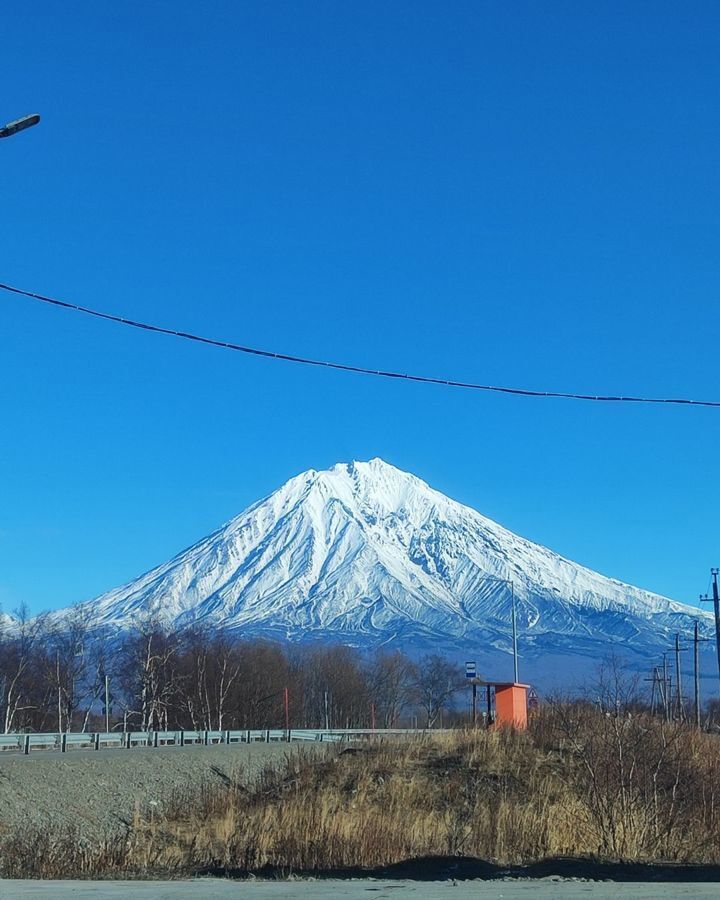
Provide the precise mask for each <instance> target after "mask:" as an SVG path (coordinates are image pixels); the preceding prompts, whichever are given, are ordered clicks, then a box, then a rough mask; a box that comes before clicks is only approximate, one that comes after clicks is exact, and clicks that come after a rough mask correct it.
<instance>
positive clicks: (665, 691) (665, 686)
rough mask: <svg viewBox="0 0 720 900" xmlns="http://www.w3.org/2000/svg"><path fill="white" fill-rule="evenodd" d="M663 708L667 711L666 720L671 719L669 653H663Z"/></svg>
mask: <svg viewBox="0 0 720 900" xmlns="http://www.w3.org/2000/svg"><path fill="white" fill-rule="evenodd" d="M662 683H663V708H664V711H665V721H666V722H669V721H670V689H669V684H670V682H669V680H668V667H667V653H663V681H662Z"/></svg>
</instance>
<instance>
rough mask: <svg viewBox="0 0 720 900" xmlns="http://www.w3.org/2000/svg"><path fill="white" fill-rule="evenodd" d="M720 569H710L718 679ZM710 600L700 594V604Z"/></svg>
mask: <svg viewBox="0 0 720 900" xmlns="http://www.w3.org/2000/svg"><path fill="white" fill-rule="evenodd" d="M719 571H720V570H719V569H710V574H711V575H712V580H713V595H712V602H713V607H714V609H715V645H716V647H717V659H718V677H720V594H719V593H718V572H719ZM709 600H710V598H709V597H708V595H707V594H704V595H703V594H700V602H701V603H707V602H709Z"/></svg>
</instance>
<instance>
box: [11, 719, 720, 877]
mask: <svg viewBox="0 0 720 900" xmlns="http://www.w3.org/2000/svg"><path fill="white" fill-rule="evenodd" d="M719 774H720V752H719V748H718V742H717V741H716V740H715V739H713V738H709V737H707V736H703V735H697V734H694V733H693V732H691V731H689V730H687V729H684V728H680V727H671V726H667V725H663V724H662V723H660V722H658V721H657V720H652V719H644V718H642V717H639V718H635V719H633V718H623V717H618V718H617V719H612V718H610V717H605V716H602V715H601V714H599V713H597V712H596V711H593V710H590V709H586V708H584V707H581V706H577V705H573V706H567V707H556V708H554V709H553V710H550V711H548V712H546V713H545V714H544V715H543V716H542V717H541V718H540V719H539V720H538V721H537V722H536V723H535V726H534V728H533V730H532V731H531V732H530V733H527V734H517V733H512V732H504V733H487V732H483V731H458V732H455V733H452V734H449V735H440V736H436V737H432V738H430V737H428V738H424V739H416V740H411V741H408V742H406V743H387V744H376V745H370V746H367V747H364V748H361V749H358V750H357V751H355V752H347V751H346V752H343V753H337V754H335V755H332V756H330V757H328V758H327V759H325V760H323V761H318V758H317V756H310V755H306V754H303V753H302V752H294V753H292V754H289V755H288V758H287V760H286V761H285V762H284V763H282V764H280V765H276V766H274V767H272V768H269V769H267V770H266V771H265V773H264V774H263V777H262V779H261V780H260V782H259V784H256V786H255V787H253V788H252V789H248V788H246V787H245V786H244V781H243V778H242V773H236V776H235V777H234V778H233V779H232V780H231V782H230V783H229V784H228V785H225V786H223V787H218V788H217V789H215V790H213V791H212V792H209V793H204V794H203V795H201V796H197V797H195V798H187V799H185V800H184V801H183V802H182V803H178V804H177V805H176V807H175V809H174V811H173V812H171V813H169V814H167V815H166V816H165V817H164V818H163V819H162V820H160V821H158V820H155V821H150V820H142V819H140V818H139V817H138V818H137V820H136V821H135V823H134V824H133V827H132V828H130V829H129V830H128V833H127V835H126V836H125V837H124V838H123V839H114V840H113V841H110V842H107V843H105V844H100V845H98V844H94V845H91V844H89V843H83V842H82V841H80V840H78V839H77V837H76V836H75V835H72V834H64V835H49V836H48V835H45V836H43V838H42V840H41V841H39V839H38V838H39V836H38V835H32V834H28V833H25V834H22V833H20V834H18V833H16V834H14V835H11V836H7V837H6V838H4V839H3V841H2V844H1V845H0V874H2V875H4V876H7V877H9V876H14V877H18V876H40V877H51V876H52V877H63V876H71V875H73V876H80V877H82V876H91V875H92V876H95V877H98V876H110V875H120V874H122V875H132V874H147V873H154V874H160V873H164V874H167V873H171V874H187V873H191V872H198V871H218V872H219V871H232V872H252V871H259V870H262V869H265V870H267V869H272V870H274V871H277V872H284V873H290V872H293V871H294V872H311V871H331V870H339V869H350V868H357V867H367V868H373V867H380V866H385V865H388V864H391V863H394V862H398V861H402V860H407V859H412V858H417V857H424V856H447V855H463V856H472V857H478V858H482V859H485V860H489V861H497V862H502V863H517V862H528V861H534V860H539V859H543V858H547V857H553V856H568V855H570V856H579V855H590V856H594V857H596V858H620V857H624V858H626V859H636V860H658V859H664V860H676V861H690V862H718V861H720V821H718V814H717V812H716V803H717V798H716V796H715V793H714V791H715V786H716V785H718V784H720V780H719V779H718V775H719Z"/></svg>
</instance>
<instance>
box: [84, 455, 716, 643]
mask: <svg viewBox="0 0 720 900" xmlns="http://www.w3.org/2000/svg"><path fill="white" fill-rule="evenodd" d="M493 579H494V580H493ZM505 581H508V582H509V581H512V582H513V590H514V594H515V599H516V603H517V612H518V622H519V627H520V631H521V634H522V646H523V652H524V653H525V654H530V655H532V654H533V653H538V654H540V653H543V652H548V650H549V649H552V652H559V653H560V654H562V653H566V654H573V653H576V652H577V650H578V647H580V648H582V649H581V651H580V655H584V656H588V655H592V654H593V653H595V651H597V652H598V653H599V651H600V650H601V649H603V648H605V649H607V646H608V644H611V645H612V644H618V645H624V644H627V642H629V641H633V642H635V644H636V645H637V649H638V652H640V653H641V654H642V653H645V654H650V653H651V652H656V651H657V649H658V648H659V647H661V646H662V647H663V648H664V647H666V646H667V645H668V643H667V642H668V640H669V639H670V635H671V634H673V633H674V631H676V630H680V629H682V630H689V629H691V627H692V622H694V620H695V619H696V618H697V619H699V620H700V621H701V623H702V628H703V631H704V632H705V631H707V633H708V634H709V633H710V630H711V629H710V618H709V616H708V615H707V614H706V613H704V612H701V611H699V610H696V609H694V608H693V607H689V606H684V605H683V604H680V603H677V602H675V601H673V600H670V599H668V598H664V597H661V596H660V595H658V594H654V593H652V592H650V591H645V590H643V589H641V588H635V587H633V586H631V585H626V584H624V583H623V582H621V581H619V580H617V579H614V578H608V577H606V576H604V575H600V574H599V573H597V572H594V571H593V570H591V569H589V568H587V567H584V566H581V565H579V564H577V563H574V562H572V561H571V560H569V559H567V558H566V557H563V556H561V555H560V554H557V553H555V552H554V551H552V550H549V549H548V548H546V547H543V546H542V545H540V544H536V543H534V542H532V541H529V540H527V539H525V538H522V537H520V536H519V535H516V534H514V533H513V532H511V531H509V530H508V529H506V528H504V527H503V526H501V525H499V524H497V523H496V522H493V521H492V520H491V519H488V518H486V517H485V516H483V515H482V514H481V513H479V512H478V511H476V510H474V509H472V508H471V507H468V506H464V505H462V504H460V503H457V502H456V501H454V500H451V499H450V498H449V497H446V496H445V495H444V494H442V493H440V492H439V491H436V490H434V489H433V488H431V487H430V486H429V485H427V484H426V483H425V482H424V481H422V480H421V479H419V478H418V477H417V476H415V475H412V474H410V473H406V472H402V471H401V470H399V469H397V468H395V467H394V466H392V465H390V464H388V463H386V462H384V461H383V460H381V459H379V458H375V459H373V460H370V461H368V462H357V461H355V462H351V463H337V464H336V465H334V466H332V467H331V468H330V469H326V470H315V469H310V470H308V471H306V472H302V473H300V474H299V475H296V476H294V477H293V478H290V479H289V480H288V481H287V482H286V483H285V484H284V485H282V486H281V487H280V488H279V489H278V490H276V491H274V492H272V493H271V494H268V495H267V496H266V497H264V498H262V499H260V500H258V501H256V502H255V503H253V504H251V505H250V506H249V507H247V508H246V509H245V510H244V511H243V512H241V513H240V514H239V515H238V516H235V517H234V518H233V519H231V520H230V521H229V522H227V523H226V524H225V525H223V526H221V527H220V528H218V529H217V530H216V531H214V532H213V533H212V534H210V535H208V536H207V537H205V538H203V539H201V540H200V541H198V542H197V543H195V544H193V545H191V546H190V547H188V548H186V549H185V550H183V551H181V552H180V553H178V554H177V555H176V556H174V557H173V558H172V559H171V560H169V561H168V562H167V563H164V564H162V565H160V566H156V567H154V568H153V569H151V570H149V571H148V572H146V573H144V574H143V575H141V576H140V577H139V578H137V579H134V580H133V581H130V582H128V583H127V584H125V585H123V586H121V587H119V588H116V589H114V590H112V591H109V592H107V593H105V594H103V595H101V596H100V597H98V598H96V599H95V600H93V601H88V605H89V606H91V607H92V608H93V610H94V612H95V613H96V614H97V616H98V617H99V619H100V621H101V622H102V623H103V624H106V625H112V626H113V627H116V628H126V627H128V626H129V624H130V623H131V621H132V619H133V617H135V616H137V615H142V614H145V613H147V612H148V611H149V610H150V609H157V611H158V613H159V614H160V615H161V617H162V618H163V619H164V620H165V621H166V622H167V624H169V625H173V626H186V625H190V624H197V623H204V624H207V625H209V626H211V627H218V628H220V627H221V628H229V629H232V630H235V631H236V632H237V633H239V634H241V635H243V636H247V637H272V638H279V639H283V640H296V641H307V640H338V641H342V642H346V643H350V644H354V645H356V646H363V647H371V646H377V645H380V644H388V643H391V644H394V645H397V646H413V645H417V646H430V647H432V646H435V647H439V646H443V647H448V648H456V649H457V650H458V652H459V650H460V649H461V648H463V647H467V646H468V645H469V644H471V643H475V644H477V642H479V641H482V642H483V644H484V645H486V646H488V647H492V648H494V649H495V650H496V651H498V652H505V653H506V652H507V651H508V650H509V647H510V637H509V620H510V609H511V605H512V594H511V589H510V586H509V584H506V583H505Z"/></svg>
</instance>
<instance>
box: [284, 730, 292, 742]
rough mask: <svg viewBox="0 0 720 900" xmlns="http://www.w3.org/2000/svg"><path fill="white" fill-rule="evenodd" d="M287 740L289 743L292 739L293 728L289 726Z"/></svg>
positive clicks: (286, 734)
mask: <svg viewBox="0 0 720 900" xmlns="http://www.w3.org/2000/svg"><path fill="white" fill-rule="evenodd" d="M285 740H286V741H287V742H288V744H289V743H290V741H291V740H292V729H290V728H288V730H287V731H286V732H285Z"/></svg>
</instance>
